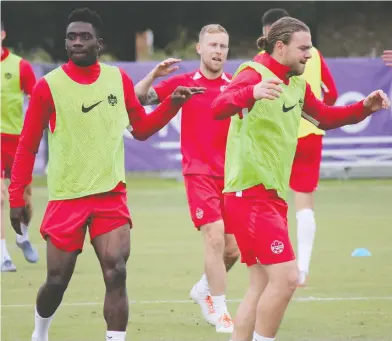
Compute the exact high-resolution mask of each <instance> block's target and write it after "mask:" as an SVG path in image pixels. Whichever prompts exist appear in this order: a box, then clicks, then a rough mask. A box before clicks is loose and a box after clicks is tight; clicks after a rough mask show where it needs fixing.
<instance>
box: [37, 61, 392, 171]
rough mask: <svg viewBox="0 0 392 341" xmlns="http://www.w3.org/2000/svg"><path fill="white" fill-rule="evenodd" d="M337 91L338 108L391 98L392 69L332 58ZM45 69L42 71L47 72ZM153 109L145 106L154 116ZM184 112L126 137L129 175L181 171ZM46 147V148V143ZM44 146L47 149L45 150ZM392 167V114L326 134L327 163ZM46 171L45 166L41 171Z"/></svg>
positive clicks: (231, 67)
mask: <svg viewBox="0 0 392 341" xmlns="http://www.w3.org/2000/svg"><path fill="white" fill-rule="evenodd" d="M241 62H242V61H241V60H231V61H228V62H227V64H226V67H225V71H226V72H228V73H234V72H235V70H236V69H237V67H238V66H239V65H240V63H241ZM327 63H328V65H329V67H330V69H331V72H332V74H333V77H334V79H335V81H336V84H337V87H338V93H339V98H338V100H337V103H336V104H337V105H347V104H351V103H353V102H356V101H358V100H361V99H363V98H364V97H365V96H366V95H368V94H369V93H370V92H372V91H373V90H376V89H382V90H384V91H385V92H386V93H387V94H388V95H389V96H390V97H392V69H391V68H387V67H386V66H385V65H384V64H383V63H382V61H381V60H379V59H365V58H348V59H343V58H342V59H327ZM115 65H117V66H119V67H121V68H123V69H124V70H125V71H126V72H127V73H128V74H129V75H130V76H131V78H132V80H133V82H134V83H137V82H138V81H139V80H141V79H142V78H143V77H144V76H145V75H146V74H147V73H148V72H149V71H150V70H151V69H152V68H153V67H154V66H155V65H156V62H139V63H115ZM179 66H180V69H179V70H178V71H177V72H176V73H186V72H191V71H194V70H195V69H197V68H198V67H199V62H198V61H184V62H181V63H180V65H179ZM46 71H47V70H45V71H42V72H44V73H45V72H46ZM151 110H153V108H152V107H146V111H147V112H150V111H151ZM180 120H181V112H180V113H179V114H178V115H177V116H176V117H175V118H174V119H173V120H172V121H171V122H170V123H169V124H168V125H167V126H166V127H164V128H163V129H162V130H161V131H159V132H158V133H156V134H155V135H154V136H152V137H151V138H150V139H148V140H147V141H143V142H139V141H136V140H134V139H133V138H132V136H131V135H130V134H129V133H128V132H125V133H124V137H125V138H124V140H125V149H126V155H125V158H126V169H127V171H178V170H180V169H181V154H180V149H179V147H180V143H179V139H180V127H181V125H180ZM41 145H42V144H41ZM43 148H44V147H43ZM380 162H383V163H384V164H388V165H389V164H390V165H392V110H383V111H380V112H379V113H377V114H375V115H373V116H371V117H369V118H368V119H366V120H365V121H363V122H361V123H358V124H356V125H351V126H346V127H342V128H339V129H335V130H333V131H329V132H327V135H326V137H325V139H324V148H323V165H324V166H339V165H340V166H345V165H346V164H347V165H348V164H350V165H352V164H355V165H359V166H361V165H374V164H375V163H380ZM38 168H40V169H41V168H42V167H37V169H38Z"/></svg>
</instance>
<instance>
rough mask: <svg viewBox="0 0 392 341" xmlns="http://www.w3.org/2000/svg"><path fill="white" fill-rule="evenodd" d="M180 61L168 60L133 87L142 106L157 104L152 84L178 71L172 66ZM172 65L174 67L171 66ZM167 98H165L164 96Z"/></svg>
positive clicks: (156, 96)
mask: <svg viewBox="0 0 392 341" xmlns="http://www.w3.org/2000/svg"><path fill="white" fill-rule="evenodd" d="M180 61H181V59H175V58H169V59H166V60H164V61H163V62H161V63H159V64H158V65H157V66H155V68H154V69H152V70H151V72H150V73H149V74H148V75H147V76H146V77H144V78H143V79H142V80H141V81H140V82H138V83H137V84H136V85H135V93H136V96H137V98H138V99H139V102H140V103H141V104H142V105H151V104H158V103H159V102H161V101H160V100H159V97H158V94H157V92H156V91H155V90H154V88H153V87H152V83H153V82H154V81H155V80H156V79H157V78H159V77H164V76H167V75H169V74H171V73H173V72H174V71H176V70H178V66H176V65H174V64H176V63H178V62H180ZM173 65H174V66H173ZM165 97H167V96H165Z"/></svg>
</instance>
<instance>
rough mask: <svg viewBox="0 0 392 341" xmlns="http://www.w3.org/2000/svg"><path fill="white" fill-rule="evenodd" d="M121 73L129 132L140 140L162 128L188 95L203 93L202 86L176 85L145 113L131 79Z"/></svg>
mask: <svg viewBox="0 0 392 341" xmlns="http://www.w3.org/2000/svg"><path fill="white" fill-rule="evenodd" d="M121 75H122V78H123V86H124V94H125V105H126V109H127V112H128V117H129V124H130V126H131V129H130V132H131V134H132V135H133V137H134V138H135V139H137V140H140V141H143V140H146V139H148V138H149V137H150V136H152V135H154V134H155V133H156V132H157V131H159V130H160V129H162V128H163V127H164V126H165V125H166V124H168V123H169V121H170V120H171V119H172V118H173V117H174V116H175V115H176V114H177V112H178V111H179V110H180V108H181V106H182V105H183V104H184V103H185V102H186V101H187V100H188V99H189V98H190V97H192V96H193V95H196V94H199V93H203V92H204V90H205V89H204V88H186V87H177V88H176V89H175V90H174V92H173V93H171V94H170V96H167V98H165V99H164V100H163V101H162V103H161V104H160V105H159V106H158V107H157V108H156V109H155V110H154V111H152V112H151V113H149V114H147V113H146V111H145V109H144V108H143V106H142V105H141V104H140V102H139V100H138V98H137V97H136V93H135V90H134V86H133V82H132V80H131V79H130V78H129V77H128V75H127V74H126V73H125V72H124V71H122V70H121Z"/></svg>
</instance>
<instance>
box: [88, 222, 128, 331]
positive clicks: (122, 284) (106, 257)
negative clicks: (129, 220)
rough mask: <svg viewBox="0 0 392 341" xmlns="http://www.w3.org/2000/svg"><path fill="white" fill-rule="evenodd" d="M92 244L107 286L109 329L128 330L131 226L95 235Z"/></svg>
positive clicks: (106, 314) (105, 308)
mask: <svg viewBox="0 0 392 341" xmlns="http://www.w3.org/2000/svg"><path fill="white" fill-rule="evenodd" d="M92 244H93V246H94V249H95V252H96V254H97V256H98V259H99V262H100V264H101V268H102V272H103V278H104V281H105V286H106V294H105V303H104V308H103V310H104V317H105V320H106V324H107V330H108V331H118V332H125V331H126V328H127V324H128V316H129V307H128V296H127V289H126V277H127V271H126V264H127V261H128V258H129V254H130V249H131V246H130V245H131V242H130V226H129V225H128V224H127V225H124V226H122V227H119V228H117V229H115V230H112V231H110V232H108V233H105V234H102V235H100V236H98V237H95V238H94V239H93V241H92ZM124 337H125V335H124Z"/></svg>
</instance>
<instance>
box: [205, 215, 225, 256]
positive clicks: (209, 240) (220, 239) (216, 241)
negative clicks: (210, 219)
mask: <svg viewBox="0 0 392 341" xmlns="http://www.w3.org/2000/svg"><path fill="white" fill-rule="evenodd" d="M224 231H225V230H224V225H223V222H220V221H218V222H215V223H211V224H207V225H204V226H203V227H202V233H203V235H204V241H205V247H206V249H208V250H210V251H212V252H214V253H219V254H222V255H223V253H224V250H225V232H224Z"/></svg>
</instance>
